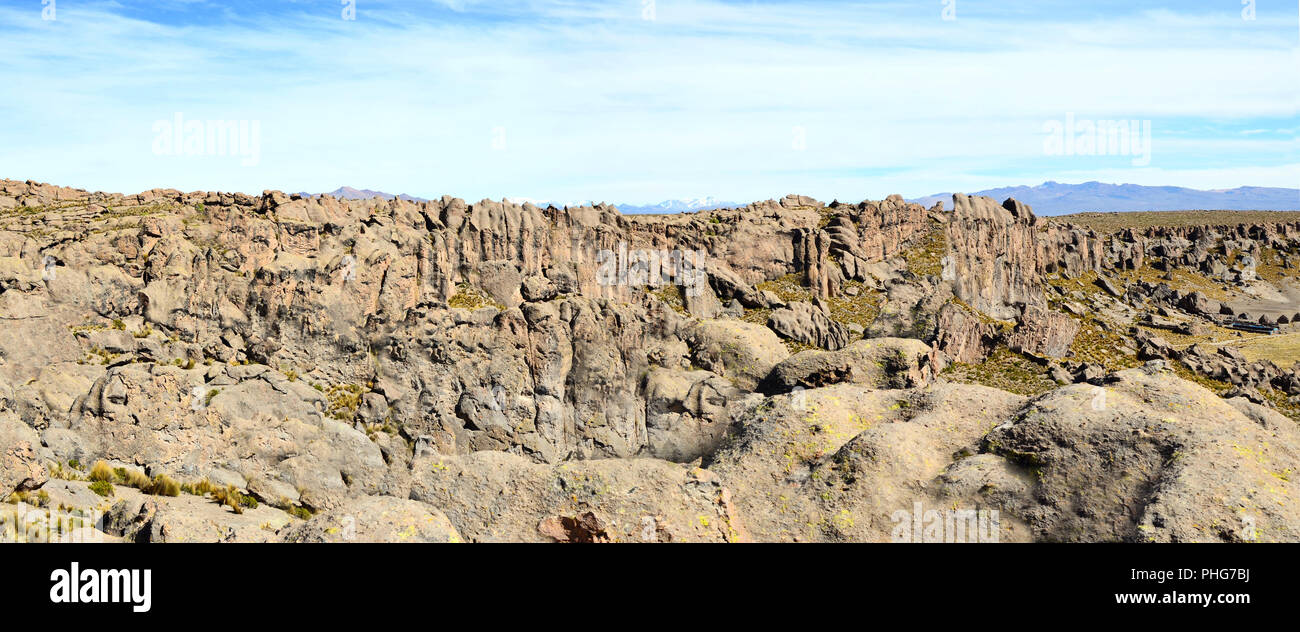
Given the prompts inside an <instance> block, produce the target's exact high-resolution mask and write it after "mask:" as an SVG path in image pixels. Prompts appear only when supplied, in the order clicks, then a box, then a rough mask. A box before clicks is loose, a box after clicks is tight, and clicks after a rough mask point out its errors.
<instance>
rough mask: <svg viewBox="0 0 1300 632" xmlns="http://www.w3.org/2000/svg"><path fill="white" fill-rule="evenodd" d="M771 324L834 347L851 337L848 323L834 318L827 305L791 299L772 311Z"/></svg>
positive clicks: (782, 331) (789, 333)
mask: <svg viewBox="0 0 1300 632" xmlns="http://www.w3.org/2000/svg"><path fill="white" fill-rule="evenodd" d="M767 324H768V327H771V328H772V330H773V331H775V332H776V333H778V334H781V335H782V336H785V337H786V338H789V339H791V340H797V341H799V342H803V343H807V344H810V345H813V346H816V347H821V348H823V349H829V350H831V351H835V350H837V349H843V348H844V347H845V345H847V344H849V341H850V340H851V339H852V334H851V333H850V332H849V329H848V327H846V326H844V325H842V324H840V323H837V322H835V321H834V320H831V317H830V314H828V313H827V311H826V309H825V308H824V307H821V306H820V305H813V304H810V303H791V304H789V305H787V306H785V307H782V308H780V309H777V310H775V311H773V312H772V316H771V317H770V318H769V319H768V323H767Z"/></svg>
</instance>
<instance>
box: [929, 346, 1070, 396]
mask: <svg viewBox="0 0 1300 632" xmlns="http://www.w3.org/2000/svg"><path fill="white" fill-rule="evenodd" d="M943 374H944V377H947V378H948V379H950V380H952V381H954V382H963V383H966V384H980V385H983V386H990V387H993V388H997V389H1001V390H1004V391H1007V392H1010V393H1016V394H1018V395H1027V396H1033V395H1041V394H1043V393H1046V392H1047V391H1050V390H1052V389H1054V388H1056V386H1057V385H1056V382H1054V381H1053V380H1052V378H1050V377H1048V376H1047V367H1045V366H1043V365H1041V364H1039V363H1037V362H1035V361H1033V360H1032V359H1030V358H1028V357H1026V356H1024V355H1022V354H1019V353H1016V352H1014V351H1011V350H1010V349H1007V348H1006V347H998V348H997V349H995V350H994V351H993V353H991V354H989V357H988V358H987V359H986V360H984V362H981V363H979V364H960V363H955V364H952V365H950V366H948V368H947V369H944V372H943Z"/></svg>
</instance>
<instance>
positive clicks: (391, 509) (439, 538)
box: [281, 496, 461, 543]
mask: <svg viewBox="0 0 1300 632" xmlns="http://www.w3.org/2000/svg"><path fill="white" fill-rule="evenodd" d="M281 538H282V539H283V541H285V542H380V543H456V542H460V541H461V538H460V534H459V533H457V532H456V527H454V526H452V524H451V521H449V520H447V517H446V516H444V515H443V514H442V512H441V511H438V510H437V509H435V508H433V507H430V506H428V505H426V504H424V503H420V502H416V501H414V500H404V499H401V498H393V497H391V496H368V497H364V498H358V499H356V500H354V501H351V502H349V503H348V504H346V505H344V506H341V507H337V508H335V509H333V510H331V511H329V512H326V513H322V514H319V515H316V516H313V517H312V518H311V519H310V520H307V521H306V522H298V523H294V524H292V525H290V526H289V528H287V529H285V530H283V531H282V532H281Z"/></svg>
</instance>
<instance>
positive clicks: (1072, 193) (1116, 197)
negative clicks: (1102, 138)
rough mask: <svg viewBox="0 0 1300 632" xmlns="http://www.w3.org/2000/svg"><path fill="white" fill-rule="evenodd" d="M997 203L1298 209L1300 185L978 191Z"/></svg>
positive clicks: (930, 199)
mask: <svg viewBox="0 0 1300 632" xmlns="http://www.w3.org/2000/svg"><path fill="white" fill-rule="evenodd" d="M970 195H985V196H988V197H991V198H993V199H995V200H998V201H999V202H1001V201H1003V200H1005V199H1007V198H1015V199H1017V200H1019V201H1021V202H1024V203H1025V204H1028V205H1029V206H1031V207H1033V209H1034V212H1035V213H1038V214H1039V215H1063V214H1067V213H1084V212H1091V211H1098V212H1112V211H1191V210H1213V211H1291V210H1300V189H1280V188H1269V187H1238V188H1236V189H1215V190H1208V191H1202V190H1198V189H1187V188H1183V187H1149V186H1142V185H1138V184H1106V183H1103V182H1084V183H1083V184H1062V183H1060V182H1044V183H1043V184H1040V185H1038V186H1035V187H1026V186H1019V187H1002V188H998V189H988V190H986V191H975V192H973V193H970ZM940 200H942V201H943V203H944V206H945V207H946V208H952V194H951V193H937V194H935V195H930V196H926V197H923V198H918V199H915V200H912V201H913V202H917V203H919V204H922V205H924V206H926V207H929V206H932V205H933V204H934V203H935V202H938V201H940Z"/></svg>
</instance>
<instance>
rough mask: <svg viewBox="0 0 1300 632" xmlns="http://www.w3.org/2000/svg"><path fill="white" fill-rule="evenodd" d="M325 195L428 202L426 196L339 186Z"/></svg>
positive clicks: (312, 194)
mask: <svg viewBox="0 0 1300 632" xmlns="http://www.w3.org/2000/svg"><path fill="white" fill-rule="evenodd" d="M299 195H302V196H304V197H314V196H317V195H322V194H320V193H305V192H303V193H299ZM324 195H332V196H334V197H336V198H339V199H340V200H369V199H372V198H383V199H385V200H391V199H393V198H398V199H401V200H406V201H407V202H428V200H426V199H424V198H418V197H414V196H410V195H407V194H405V193H399V194H397V195H393V194H392V193H384V192H383V191H372V190H370V189H354V188H352V187H339V188H337V189H334V190H333V191H330V192H329V193H326V194H324Z"/></svg>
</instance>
